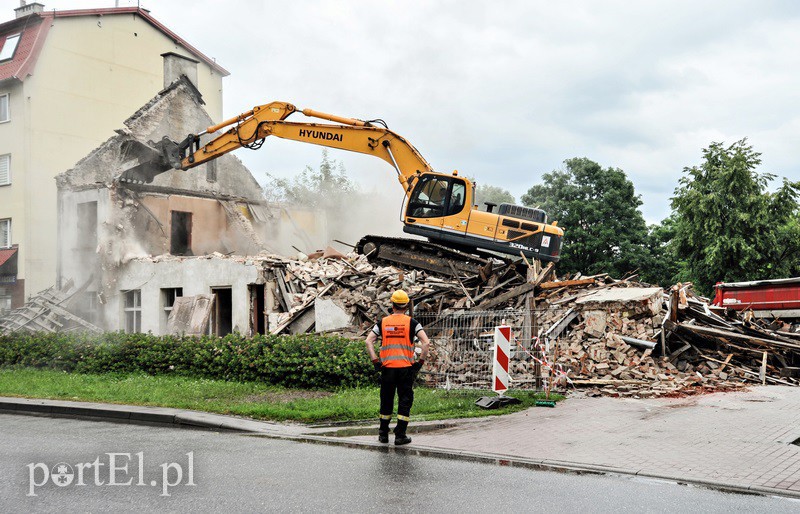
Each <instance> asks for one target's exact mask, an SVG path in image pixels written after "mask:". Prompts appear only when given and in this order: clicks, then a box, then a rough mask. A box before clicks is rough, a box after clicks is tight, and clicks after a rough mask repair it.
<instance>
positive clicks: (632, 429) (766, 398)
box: [0, 386, 800, 498]
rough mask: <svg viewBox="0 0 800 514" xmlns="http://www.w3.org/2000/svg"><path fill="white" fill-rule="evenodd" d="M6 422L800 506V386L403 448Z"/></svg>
mask: <svg viewBox="0 0 800 514" xmlns="http://www.w3.org/2000/svg"><path fill="white" fill-rule="evenodd" d="M3 412H5V413H12V414H13V413H18V414H40V415H50V416H52V415H57V416H64V415H66V416H79V417H91V418H95V419H98V418H99V419H104V420H109V421H117V422H124V423H159V424H163V423H167V424H175V425H185V426H194V427H201V428H209V429H214V430H237V431H243V432H248V433H252V434H253V435H260V436H264V437H276V438H282V439H291V440H296V441H306V442H317V443H324V444H340V445H346V446H352V447H360V448H370V449H378V450H382V451H403V452H411V453H417V454H423V455H431V456H438V457H445V458H459V459H469V460H475V461H482V462H490V463H499V464H503V465H514V466H527V467H532V468H537V469H554V470H562V471H576V472H581V471H588V472H601V473H619V474H624V475H641V476H648V477H655V478H664V479H668V480H673V481H677V482H687V483H693V484H697V485H703V486H708V487H714V488H720V489H728V490H734V491H743V492H746V491H750V492H758V493H762V494H781V495H787V496H794V497H798V498H800V446H798V445H795V444H792V443H793V442H795V441H798V440H800V388H792V387H778V386H768V387H754V388H752V389H751V390H750V391H748V392H736V393H719V394H714V395H705V396H698V397H689V398H681V399H648V400H632V399H614V398H572V399H569V400H566V401H564V402H560V403H559V404H558V406H557V407H556V408H532V409H528V410H526V411H522V412H518V413H515V414H509V415H506V416H501V417H493V418H477V419H469V420H450V421H434V422H424V423H412V427H413V428H415V429H416V430H419V432H417V433H414V434H413V437H414V442H413V443H412V444H411V445H409V446H404V447H398V448H395V447H394V446H393V445H388V446H387V445H381V444H378V443H377V441H376V436H375V428H374V427H364V426H351V427H341V426H339V427H325V426H318V427H308V426H304V425H299V424H284V423H269V422H261V421H255V420H249V419H242V418H236V417H231V416H222V415H217V414H209V413H204V412H194V411H184V410H180V409H166V408H157V407H136V406H126V405H108V404H90V403H82V402H67V401H55V400H27V399H20V398H0V413H3ZM355 434H361V435H355ZM364 434H370V435H364ZM798 444H800V441H799V442H798Z"/></svg>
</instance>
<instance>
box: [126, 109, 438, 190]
mask: <svg viewBox="0 0 800 514" xmlns="http://www.w3.org/2000/svg"><path fill="white" fill-rule="evenodd" d="M296 111H297V109H296V108H295V107H294V106H293V105H292V104H289V103H284V102H272V103H270V104H266V105H261V106H258V107H254V108H253V109H252V110H250V111H248V112H246V113H243V114H240V115H239V116H236V117H234V118H231V119H229V120H226V121H224V122H222V123H219V124H217V125H212V126H210V127H208V128H207V129H206V130H205V131H203V132H201V133H199V134H190V135H189V136H188V137H186V139H184V140H183V141H181V142H177V143H176V142H173V141H171V140H169V139H168V138H164V139H162V141H160V142H159V143H157V144H151V146H155V147H156V148H157V149H158V151H159V152H158V153H159V155H158V156H157V158H156V159H151V162H150V164H151V165H154V166H155V168H156V170H157V171H158V173H162V172H164V171H167V170H168V169H170V168H175V169H182V170H188V169H191V168H194V167H196V166H199V165H201V164H203V163H205V162H208V161H211V160H214V159H216V158H218V157H220V156H222V155H224V154H226V153H228V152H232V151H233V150H237V149H239V148H243V147H244V148H253V149H255V148H259V147H260V146H261V144H263V141H264V139H266V138H267V137H269V136H275V137H280V138H282V139H289V140H292V141H299V142H303V143H310V144H314V145H320V146H326V147H329V148H338V149H340V150H348V151H351V152H357V153H362V154H366V155H373V156H375V157H378V158H380V159H383V160H384V161H386V162H387V163H389V164H390V165H391V166H392V167H393V168H394V169H395V170H396V172H397V178H398V180H399V181H400V184H402V186H403V189H404V190H405V192H406V195H408V194H409V193H410V191H411V188H412V186H413V182H414V179H415V178H416V177H417V176H418V175H419V174H421V173H426V172H432V171H433V170H432V168H431V166H430V164H428V162H427V161H426V160H425V159H424V158H423V157H422V155H420V153H419V152H418V151H417V149H416V148H414V147H413V145H411V143H409V142H408V141H406V140H405V139H404V138H403V137H401V136H400V135H398V134H396V133H394V132H392V131H391V130H389V129H388V128H386V127H385V126H380V125H379V123H382V122H381V121H380V120H376V121H372V122H370V121H362V120H357V119H353V118H345V117H341V116H336V115H332V114H326V113H322V112H318V111H314V110H312V109H304V110H303V111H301V112H302V113H303V114H304V115H306V116H308V117H310V118H317V119H322V120H327V121H331V122H333V124H321V123H304V122H289V121H285V120H286V118H287V117H288V116H289V115H291V114H292V113H294V112H296ZM225 127H230V128H229V129H228V130H226V131H225V132H223V133H222V134H220V135H218V136H216V137H213V138H212V139H210V140H209V141H208V142H206V143H205V144H201V138H202V136H204V135H206V134H213V133H214V132H217V131H219V130H220V129H223V128H225ZM129 171H130V170H129ZM140 171H141V170H140ZM126 173H127V172H126ZM158 173H153V172H152V171H151V173H149V175H152V176H153V177H154V176H155V175H156V174H158ZM124 178H125V177H124V175H123V179H124Z"/></svg>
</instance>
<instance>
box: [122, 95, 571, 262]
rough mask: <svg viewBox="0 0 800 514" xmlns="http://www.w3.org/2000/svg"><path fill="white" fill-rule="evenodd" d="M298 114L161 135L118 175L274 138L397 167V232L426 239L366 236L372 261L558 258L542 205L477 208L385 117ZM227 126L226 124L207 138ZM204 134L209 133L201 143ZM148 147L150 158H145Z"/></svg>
mask: <svg viewBox="0 0 800 514" xmlns="http://www.w3.org/2000/svg"><path fill="white" fill-rule="evenodd" d="M296 111H297V109H296V108H295V106H294V105H292V104H289V103H285V102H272V103H269V104H265V105H260V106H257V107H254V108H253V109H252V110H250V111H247V112H245V113H242V114H240V115H239V116H236V117H234V118H231V119H229V120H226V121H223V122H222V123H219V124H217V125H213V126H210V127H208V128H207V129H206V130H205V131H203V132H201V133H199V134H190V135H189V136H188V137H186V138H185V139H184V140H183V141H181V142H174V141H171V140H170V139H168V138H166V137H165V138H163V139H162V140H161V141H160V142H158V143H153V142H149V146H150V147H151V148H152V149H149V150H145V151H144V152H142V149H141V148H139V149H137V152H138V157H139V162H140V164H139V165H138V166H135V167H134V168H131V169H128V170H126V171H125V172H123V174H122V175H121V177H120V180H122V181H126V182H151V181H152V180H153V178H154V177H155V176H156V175H158V174H160V173H163V172H165V171H167V170H169V169H178V170H189V169H191V168H194V167H195V166H199V165H200V164H203V163H205V162H208V161H211V160H213V159H216V158H218V157H220V156H221V155H224V154H226V153H228V152H231V151H233V150H236V149H238V148H242V147H244V148H251V149H258V148H260V147H261V145H262V144H263V143H264V140H265V139H266V138H267V137H269V136H275V137H280V138H283V139H291V140H293V141H299V142H303V143H311V144H314V145H320V146H326V147H330V148H338V149H341V150H348V151H351V152H358V153H362V154H367V155H374V156H375V157H378V158H380V159H383V160H384V161H386V162H387V163H389V164H390V165H391V166H392V167H393V168H394V169H395V171H396V172H397V179H398V180H399V181H400V184H401V186H402V187H403V190H404V192H405V195H406V199H405V202H404V207H403V223H404V227H403V231H404V232H406V233H409V234H415V235H419V236H423V237H425V238H427V240H428V241H427V242H426V241H421V240H416V239H406V238H392V237H383V236H365V237H364V238H362V239H361V241H359V243H358V245H357V250H358V252H359V253H361V254H364V255H367V257H368V258H369V259H370V260H380V261H386V262H391V263H398V264H401V265H402V264H406V265H411V266H416V267H420V268H423V269H428V270H430V271H434V272H438V273H443V274H451V273H452V272H456V270H458V271H466V272H472V273H474V272H475V271H476V267H480V266H483V265H485V264H487V263H488V262H490V261H491V259H492V258H493V257H494V254H495V253H499V254H503V255H506V256H514V257H518V256H520V255H524V256H526V257H528V258H533V259H539V260H543V261H553V262H556V261H558V259H559V255H560V251H561V243H562V238H563V235H564V231H563V230H562V229H561V228H560V227H558V226H557V222H553V223H548V222H547V215H546V214H545V212H544V211H542V210H541V209H535V208H530V207H523V206H519V205H512V204H506V203H503V204H500V205H499V206H498V205H496V204H493V203H489V202H487V203H486V210H479V208H478V206H477V205H474V200H475V186H474V184H473V183H472V182H471V181H470V180H469V179H468V178H466V177H462V176H459V175H458V173H457V172H455V171H454V172H453V173H450V174H448V173H438V172H435V171H433V169H432V168H431V166H430V164H428V162H427V161H426V160H425V159H424V158H423V157H422V155H420V153H419V152H418V151H417V149H416V148H414V146H413V145H411V143H409V142H408V141H407V140H406V139H404V138H403V137H401V136H400V135H398V134H396V133H394V132H392V131H391V130H389V128H388V127H387V125H386V123H385V122H383V120H379V119H377V120H370V121H362V120H358V119H353V118H345V117H341V116H336V115H332V114H326V113H322V112H318V111H315V110H312V109H303V110H302V111H300V112H302V114H304V115H305V116H307V117H309V118H316V119H319V120H326V121H328V122H332V123H324V124H321V123H310V122H291V121H286V118H288V117H289V116H290V115H291V114H293V113H295V112H296ZM226 127H230V128H228V130H226V131H224V132H222V133H221V134H220V135H216V136H211V135H212V134H214V133H215V132H217V131H219V130H222V129H224V128H226ZM203 136H211V138H210V139H209V140H208V141H207V142H206V143H205V144H201V137H203ZM142 146H144V145H142ZM153 149H154V150H153ZM148 152H149V154H150V155H149V157H147V158H145V157H143V155H146V154H147V153H148ZM495 208H497V211H496V212H495V210H494V209H495ZM489 252H491V253H489Z"/></svg>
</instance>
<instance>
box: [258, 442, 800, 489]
mask: <svg viewBox="0 0 800 514" xmlns="http://www.w3.org/2000/svg"><path fill="white" fill-rule="evenodd" d="M250 437H264V438H269V439H283V440H287V441H295V442H303V443H314V444H327V445H331V446H343V447H347V448H358V449H363V450H373V451H382V452H384V453H391V452H396V453H404V454H408V455H420V456H424V457H435V458H441V459H449V460H461V461H466V462H476V463H482V464H492V465H496V466H506V467H520V468H526V469H532V470H537V471H554V472H558V473H571V474H576V475H617V476H628V477H641V478H648V479H655V480H664V481H668V482H674V483H676V484H678V485H686V486H694V487H702V488H705V489H714V490H718V491H723V492H730V493H738V494H751V495H752V494H755V495H759V496H781V497H788V498H798V499H800V492H796V491H789V490H786V489H774V488H771V487H761V486H739V485H735V484H726V483H724V482H716V481H713V480H697V479H691V478H686V477H680V476H673V475H667V474H658V473H648V472H645V471H642V470H630V469H623V468H615V467H612V466H603V465H598V464H585V463H581V462H569V461H554V460H549V459H528V458H523V457H515V456H512V455H497V454H491V453H481V452H470V451H464V450H449V449H443V448H435V447H426V446H416V445H410V446H394V445H392V444H381V443H378V442H374V443H372V442H368V441H353V440H350V439H341V438H338V437H329V436H314V435H278V434H267V433H264V434H250Z"/></svg>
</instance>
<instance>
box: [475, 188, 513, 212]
mask: <svg viewBox="0 0 800 514" xmlns="http://www.w3.org/2000/svg"><path fill="white" fill-rule="evenodd" d="M484 202H492V203H495V204H497V205H500V204H501V203H516V200H515V199H514V195H512V194H511V193H510V192H509V191H508V190H507V189H503V188H502V187H499V186H492V185H490V184H478V185H477V186H476V187H475V204H476V205H477V206H478V207H483V204H484Z"/></svg>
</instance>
